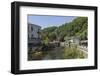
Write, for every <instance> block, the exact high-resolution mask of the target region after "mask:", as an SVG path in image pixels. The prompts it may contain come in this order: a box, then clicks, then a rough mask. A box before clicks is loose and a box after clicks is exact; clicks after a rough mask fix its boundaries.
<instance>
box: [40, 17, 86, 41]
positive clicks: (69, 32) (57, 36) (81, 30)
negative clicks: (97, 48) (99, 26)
mask: <svg viewBox="0 0 100 76" xmlns="http://www.w3.org/2000/svg"><path fill="white" fill-rule="evenodd" d="M87 28H88V18H87V17H77V18H76V19H74V20H73V21H72V22H70V23H65V24H62V25H61V26H59V27H56V26H52V27H48V28H44V29H43V30H41V32H42V34H41V35H42V38H43V40H44V39H47V38H46V37H48V40H49V41H53V40H60V41H64V37H65V36H68V37H70V36H76V37H78V38H79V39H80V40H86V39H87Z"/></svg>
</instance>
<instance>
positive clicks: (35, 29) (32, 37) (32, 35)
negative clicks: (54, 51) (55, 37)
mask: <svg viewBox="0 0 100 76" xmlns="http://www.w3.org/2000/svg"><path fill="white" fill-rule="evenodd" d="M40 30H41V27H40V26H38V25H35V24H31V23H28V44H29V45H37V44H39V43H40V42H41V35H40Z"/></svg>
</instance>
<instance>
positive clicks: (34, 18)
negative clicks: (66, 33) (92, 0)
mask: <svg viewBox="0 0 100 76" xmlns="http://www.w3.org/2000/svg"><path fill="white" fill-rule="evenodd" d="M75 18H76V16H47V15H28V23H32V24H36V25H39V26H41V27H42V29H43V28H46V27H50V26H60V25H62V24H64V23H69V22H71V21H72V20H73V19H75Z"/></svg>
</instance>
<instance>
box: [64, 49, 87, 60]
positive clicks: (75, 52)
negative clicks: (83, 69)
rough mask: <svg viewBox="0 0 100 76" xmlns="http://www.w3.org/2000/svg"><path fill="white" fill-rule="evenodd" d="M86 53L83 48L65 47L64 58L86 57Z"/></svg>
mask: <svg viewBox="0 0 100 76" xmlns="http://www.w3.org/2000/svg"><path fill="white" fill-rule="evenodd" d="M85 57H86V55H85V54H84V52H82V51H81V50H79V49H77V48H76V47H67V48H65V49H64V52H63V58H64V59H77V58H85Z"/></svg>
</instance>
